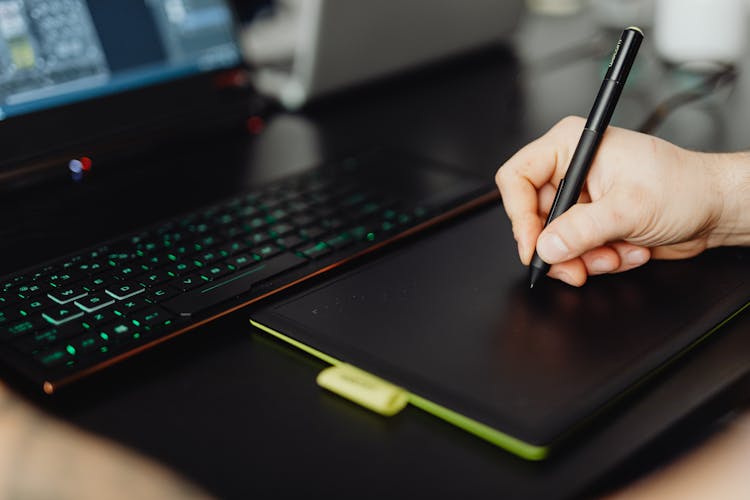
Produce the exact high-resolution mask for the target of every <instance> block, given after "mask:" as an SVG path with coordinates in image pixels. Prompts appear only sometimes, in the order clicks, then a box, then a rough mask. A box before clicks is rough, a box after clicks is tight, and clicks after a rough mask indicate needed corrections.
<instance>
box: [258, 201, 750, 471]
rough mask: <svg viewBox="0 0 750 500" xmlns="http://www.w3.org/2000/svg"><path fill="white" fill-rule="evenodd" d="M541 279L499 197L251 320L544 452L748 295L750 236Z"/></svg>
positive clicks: (504, 442) (525, 453) (513, 444)
mask: <svg viewBox="0 0 750 500" xmlns="http://www.w3.org/2000/svg"><path fill="white" fill-rule="evenodd" d="M542 281H543V283H540V284H539V285H537V286H536V287H534V289H533V290H530V289H529V287H528V274H527V269H526V268H525V267H524V266H522V265H521V263H520V262H519V260H518V257H517V253H516V245H515V242H514V241H513V238H512V235H511V228H510V223H509V222H508V220H507V217H506V216H505V214H504V213H503V211H502V208H500V207H489V208H486V209H483V210H481V211H479V212H475V213H474V214H472V215H470V216H468V217H466V218H464V219H462V220H460V221H458V222H456V223H452V224H451V225H449V226H446V227H443V228H441V229H440V230H437V231H435V232H433V233H431V234H429V235H427V236H426V237H424V238H420V239H418V240H413V241H412V242H410V243H407V244H405V245H404V246H402V247H400V248H399V249H397V250H396V251H395V252H392V253H390V254H387V255H384V256H382V257H379V258H378V259H377V260H373V261H371V262H369V263H368V264H367V265H365V266H362V267H359V268H356V269H352V270H350V271H347V272H346V273H344V274H342V275H341V276H339V277H337V278H336V279H334V280H331V281H328V282H326V283H324V284H322V285H317V286H315V287H314V288H312V289H309V290H306V291H303V292H298V293H296V294H295V295H293V296H291V297H286V298H284V299H283V300H282V301H280V302H278V303H275V304H273V305H270V306H268V307H266V308H265V309H263V310H260V311H258V312H257V313H255V314H254V316H253V318H252V319H251V321H252V323H253V324H254V325H255V326H257V327H259V328H261V329H262V330H264V331H266V332H268V333H271V334H273V335H275V336H276V337H278V338H281V339H282V340H285V341H287V342H290V343H292V344H293V345H295V346H297V347H299V348H302V349H304V350H306V351H307V352H309V353H311V354H313V355H316V356H318V357H320V358H322V359H324V360H325V361H327V362H329V363H331V364H334V365H337V364H340V363H346V364H347V365H354V366H356V367H358V368H360V369H362V370H364V371H365V372H367V373H369V374H373V375H375V376H376V377H378V378H379V379H384V380H385V381H388V382H390V383H391V384H394V385H395V386H397V387H398V388H401V389H403V394H405V395H406V399H407V400H408V402H409V403H410V404H414V405H416V406H418V407H420V408H422V409H424V410H426V411H429V412H431V413H433V414H435V415H437V416H438V417H440V418H443V419H445V420H447V421H449V422H451V423H453V424H455V425H458V426H460V427H462V428H464V429H466V430H468V431H469V432H472V433H474V434H476V435H478V436H480V437H482V438H484V439H486V440H488V441H490V442H492V443H494V444H496V445H498V446H501V447H503V448H505V449H506V450H508V451H511V452H513V453H515V454H517V455H519V456H522V457H524V458H527V459H532V460H539V459H543V458H545V457H547V456H548V455H549V453H550V452H551V451H553V450H554V449H556V447H558V446H559V445H560V444H561V443H562V442H564V440H565V438H566V437H568V436H570V435H571V434H572V435H575V433H574V431H576V430H579V429H581V428H585V424H586V423H587V422H589V421H591V420H592V419H593V417H595V416H597V415H600V414H602V413H603V412H602V410H603V409H605V408H606V407H607V406H608V405H610V404H611V403H613V402H615V401H617V400H618V398H620V397H621V396H623V395H624V394H626V393H627V392H628V391H629V390H632V389H634V388H635V387H636V386H637V385H638V384H639V383H641V382H643V381H645V380H647V379H649V378H650V377H653V376H657V375H658V371H659V369H661V368H663V367H665V366H666V365H667V364H668V363H669V362H670V361H673V360H675V359H677V358H678V357H679V356H680V355H681V354H683V353H685V352H687V351H688V350H690V349H692V348H694V347H696V346H697V345H698V344H699V343H700V342H701V341H702V340H704V339H706V338H707V337H708V336H709V335H710V334H712V333H714V332H716V331H717V330H719V327H720V326H721V325H722V324H723V323H724V322H726V321H727V320H728V319H730V318H731V317H733V316H735V315H737V314H739V313H740V312H741V311H742V310H743V309H744V308H745V307H747V305H748V304H749V301H750V249H748V248H724V249H716V250H712V251H708V252H705V253H704V254H702V255H700V256H698V257H696V258H693V259H689V260H683V261H652V262H650V263H648V264H647V265H646V266H644V267H642V268H640V269H637V270H634V271H630V272H626V273H622V274H617V275H605V276H598V277H592V278H590V279H589V282H588V283H587V284H586V285H585V286H583V287H582V288H573V287H570V286H568V285H565V284H563V283H560V282H557V281H555V280H551V279H549V278H544V279H543V280H542ZM352 399H355V400H356V398H352Z"/></svg>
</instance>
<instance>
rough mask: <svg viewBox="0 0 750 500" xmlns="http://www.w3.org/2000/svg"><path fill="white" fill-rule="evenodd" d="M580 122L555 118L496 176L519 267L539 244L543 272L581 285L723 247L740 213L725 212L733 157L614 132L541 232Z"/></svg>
mask: <svg viewBox="0 0 750 500" xmlns="http://www.w3.org/2000/svg"><path fill="white" fill-rule="evenodd" d="M584 123H585V121H584V120H583V119H582V118H578V117H569V118H565V119H563V120H561V121H560V122H559V123H558V124H556V125H555V126H554V127H553V128H552V129H550V130H549V131H548V132H547V133H546V134H545V135H543V136H542V137H541V138H539V139H537V140H536V141H534V142H532V143H530V144H528V145H527V146H526V147H524V148H523V149H521V150H520V151H518V153H516V154H515V155H514V156H513V157H512V158H510V159H509V160H508V161H507V162H506V163H505V164H504V165H503V166H502V167H501V168H500V169H499V170H498V172H497V175H496V181H497V185H498V187H499V188H500V193H501V195H502V198H503V205H504V207H505V211H506V212H507V214H508V216H509V217H510V219H511V222H512V225H513V235H514V237H515V239H516V241H517V243H518V253H519V256H520V257H521V261H522V262H523V263H524V264H525V265H528V264H529V262H530V261H531V258H532V256H533V254H534V249H535V248H536V250H537V252H538V253H539V256H540V257H541V258H542V260H544V261H545V262H547V263H549V264H551V268H550V271H549V273H548V274H549V276H551V277H554V278H558V279H560V280H562V281H564V282H566V283H568V284H571V285H574V286H581V285H583V284H584V283H585V282H586V279H587V277H588V276H589V275H595V274H603V273H614V272H621V271H626V270H629V269H633V268H635V267H638V266H640V265H643V264H645V263H646V262H647V261H648V260H649V259H650V258H658V259H676V258H686V257H691V256H694V255H696V254H698V253H700V252H702V251H703V250H704V249H706V248H707V247H714V246H720V245H722V244H726V241H727V238H728V236H729V234H730V233H731V231H732V229H733V227H734V226H733V224H732V221H733V220H734V219H736V217H732V216H728V215H727V213H729V214H733V213H734V212H736V211H737V210H739V208H738V207H736V206H734V205H733V206H731V207H730V208H731V209H728V207H727V206H726V205H727V204H728V203H730V201H729V199H725V197H726V195H727V193H728V192H731V191H732V189H733V187H731V186H730V187H728V186H726V185H725V184H727V182H728V181H727V179H725V177H726V175H725V173H724V171H723V168H724V167H725V166H726V163H727V162H726V161H725V158H724V157H726V156H730V155H721V154H710V153H697V152H692V151H688V150H685V149H682V148H680V147H678V146H675V145H673V144H670V143H669V142H666V141H663V140H661V139H658V138H655V137H652V136H649V135H645V134H640V133H637V132H632V131H628V130H625V129H621V128H616V127H609V128H608V129H607V131H606V132H605V134H604V137H603V139H602V142H601V144H600V146H599V150H598V152H597V154H596V156H595V158H594V162H593V164H592V166H591V170H590V171H589V174H588V177H587V179H586V183H585V184H584V188H583V191H582V193H581V197H580V198H579V200H578V203H577V204H576V205H574V206H573V207H571V208H570V209H569V210H568V211H567V212H565V213H564V214H562V215H560V216H559V217H557V218H556V219H555V220H554V221H552V222H551V223H550V224H549V226H547V227H546V228H544V222H545V220H546V218H547V214H548V212H549V210H550V207H551V206H552V201H553V199H554V197H555V192H556V189H557V186H558V184H559V183H560V180H561V179H562V178H563V176H564V175H565V171H566V169H567V167H568V164H569V162H570V158H571V156H572V155H573V152H574V150H575V147H576V144H577V142H578V139H579V137H580V134H581V131H582V130H583V127H584ZM543 228H544V230H543V231H542V229H543Z"/></svg>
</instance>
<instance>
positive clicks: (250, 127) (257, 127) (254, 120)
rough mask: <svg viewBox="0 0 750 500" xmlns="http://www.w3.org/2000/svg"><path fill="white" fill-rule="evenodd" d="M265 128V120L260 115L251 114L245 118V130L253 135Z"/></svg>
mask: <svg viewBox="0 0 750 500" xmlns="http://www.w3.org/2000/svg"><path fill="white" fill-rule="evenodd" d="M264 128H266V122H264V121H263V118H261V117H260V116H251V117H250V118H248V119H247V131H248V132H250V133H251V134H253V135H258V134H260V133H261V132H263V129H264Z"/></svg>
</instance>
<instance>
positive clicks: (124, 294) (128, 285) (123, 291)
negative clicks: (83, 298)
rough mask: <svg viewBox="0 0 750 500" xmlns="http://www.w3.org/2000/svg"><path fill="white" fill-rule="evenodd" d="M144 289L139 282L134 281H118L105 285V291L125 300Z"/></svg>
mask: <svg viewBox="0 0 750 500" xmlns="http://www.w3.org/2000/svg"><path fill="white" fill-rule="evenodd" d="M145 290H146V289H145V288H144V287H143V286H142V285H141V284H139V283H135V282H132V281H130V282H120V283H113V284H109V285H107V288H106V289H105V292H107V293H108V294H109V295H111V296H112V297H114V298H116V299H117V300H125V299H127V298H130V297H132V296H133V295H138V294H139V293H142V292H144V291H145Z"/></svg>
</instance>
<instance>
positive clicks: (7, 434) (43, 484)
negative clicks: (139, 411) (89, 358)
mask: <svg viewBox="0 0 750 500" xmlns="http://www.w3.org/2000/svg"><path fill="white" fill-rule="evenodd" d="M0 498H29V499H35V498H58V499H68V498H70V499H99V498H108V499H119V498H122V499H130V498H144V499H148V498H153V499H170V498H175V499H197V498H206V495H205V494H204V493H203V492H201V491H200V490H199V489H197V488H196V487H194V486H192V485H190V484H189V483H186V482H183V481H182V480H181V479H180V478H178V477H177V476H175V475H174V474H173V473H171V472H170V471H168V470H167V469H166V468H164V467H162V466H160V465H158V464H155V463H153V462H151V461H149V460H147V459H145V458H142V457H140V456H138V455H136V454H134V453H132V452H130V451H128V450H126V449H124V448H122V447H120V446H118V445H116V444H113V443H109V442H107V441H105V440H103V439H100V438H97V437H95V436H93V435H90V434H87V433H85V432H82V431H80V430H77V429H75V428H73V427H71V426H68V425H66V424H64V423H62V422H59V421H57V420H55V419H53V418H51V417H49V416H47V415H45V414H44V413H42V412H40V411H38V410H36V409H35V408H33V407H32V406H30V405H28V404H27V403H25V402H23V401H22V400H20V399H19V398H18V397H16V396H15V395H14V394H13V393H12V392H11V391H9V390H8V389H7V388H5V387H3V386H2V385H1V384H0Z"/></svg>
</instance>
